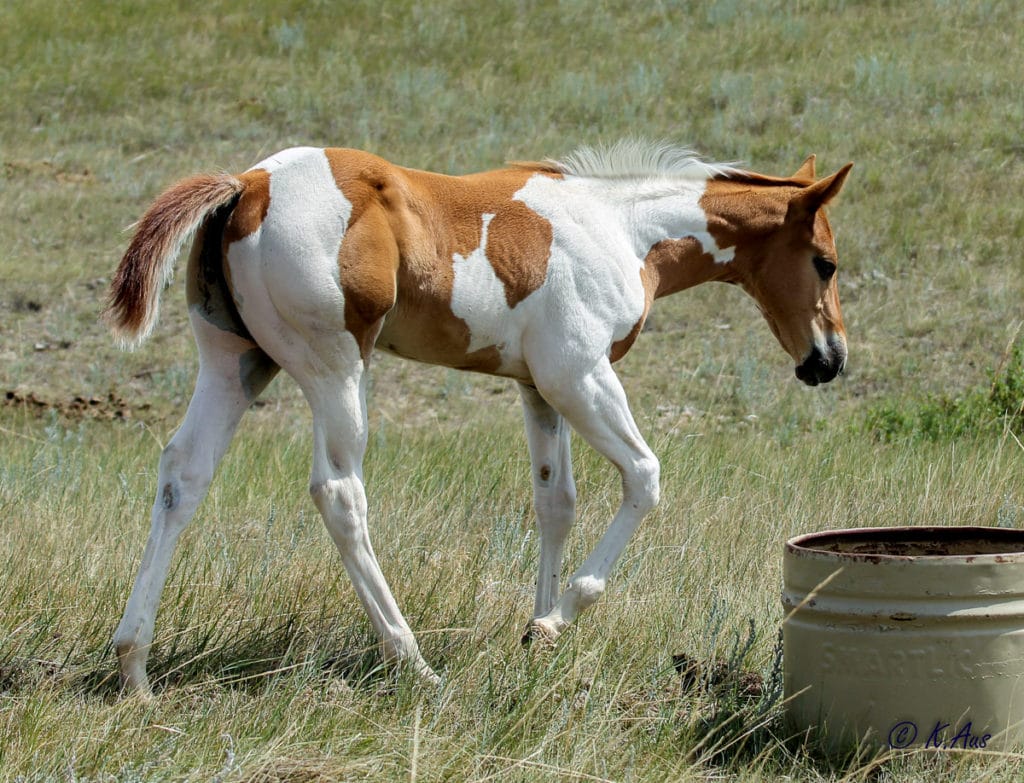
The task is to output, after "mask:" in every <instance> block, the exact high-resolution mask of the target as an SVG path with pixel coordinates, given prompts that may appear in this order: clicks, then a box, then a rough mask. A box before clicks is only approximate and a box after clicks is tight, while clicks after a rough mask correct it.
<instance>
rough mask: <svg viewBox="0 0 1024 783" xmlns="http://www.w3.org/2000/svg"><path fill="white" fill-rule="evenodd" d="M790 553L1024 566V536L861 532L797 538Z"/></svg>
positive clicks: (991, 530) (1010, 532)
mask: <svg viewBox="0 0 1024 783" xmlns="http://www.w3.org/2000/svg"><path fill="white" fill-rule="evenodd" d="M786 551H787V552H788V553H791V554H793V555H797V556H808V555H810V556H825V557H829V558H835V559H837V560H849V561H854V562H856V561H862V562H880V561H895V560H914V559H918V558H921V559H925V560H929V561H931V560H942V559H949V558H952V559H955V560H958V561H960V562H972V561H974V560H982V561H988V562H996V563H1003V562H1024V530H1018V529H1016V528H1002V527H981V526H977V527H975V526H960V527H942V526H934V527H933V526H920V525H912V526H905V527H858V528H847V529H841V530H823V531H820V532H817V533H806V534H804V535H799V536H794V537H793V538H791V539H789V541H787V542H786Z"/></svg>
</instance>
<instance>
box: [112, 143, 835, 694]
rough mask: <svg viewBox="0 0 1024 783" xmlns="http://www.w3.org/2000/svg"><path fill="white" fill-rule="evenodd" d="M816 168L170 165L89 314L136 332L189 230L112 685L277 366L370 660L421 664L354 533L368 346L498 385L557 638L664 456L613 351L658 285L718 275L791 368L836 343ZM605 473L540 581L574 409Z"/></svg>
mask: <svg viewBox="0 0 1024 783" xmlns="http://www.w3.org/2000/svg"><path fill="white" fill-rule="evenodd" d="M849 170H850V166H849V165H847V166H844V167H843V168H842V169H840V170H839V171H838V172H837V173H835V174H833V175H832V176H830V177H826V178H824V179H820V180H819V179H816V177H815V173H814V158H813V156H812V157H811V158H809V159H808V160H807V161H806V162H805V163H804V164H803V165H802V166H801V167H800V169H799V170H798V171H797V172H796V173H795V174H794V175H793V176H792V177H788V178H774V177H768V176H764V175H761V174H754V173H751V172H746V171H740V170H736V169H733V168H730V167H726V166H720V165H710V164H705V163H702V162H700V161H699V160H697V159H696V158H694V157H692V156H691V155H689V154H688V153H686V152H685V151H682V150H678V149H675V148H671V147H648V146H644V145H640V144H632V143H625V144H619V145H616V146H614V147H612V148H609V149H606V150H603V151H595V150H592V149H588V148H584V149H582V150H579V151H577V152H576V153H574V154H572V155H570V156H569V157H568V158H566V159H565V160H563V161H560V162H553V161H548V162H544V163H536V164H534V163H528V164H515V165H512V166H511V167H509V168H505V169H501V170H497V171H490V172H485V173H480V174H471V175H468V176H461V177H451V176H444V175H440V174H433V173H428V172H424V171H416V170H412V169H407V168H402V167H399V166H396V165H393V164H391V163H388V162H387V161H384V160H382V159H381V158H379V157H376V156H374V155H371V154H368V153H366V152H359V151H355V150H347V149H314V148H299V149H289V150H285V151H283V152H280V153H278V154H276V155H273V156H271V157H269V158H267V159H266V160H265V161H263V162H262V163H259V164H258V165H257V166H255V167H254V168H252V169H250V170H248V171H246V172H245V173H243V174H238V175H234V176H233V175H228V174H219V175H206V176H196V177H192V178H190V179H185V180H183V181H181V182H179V183H178V184H176V185H174V186H173V187H171V188H170V189H169V190H167V191H166V192H164V193H163V194H162V195H160V196H159V197H158V198H157V200H156V201H155V203H154V204H153V205H152V206H151V207H150V209H149V210H148V211H147V212H146V214H145V215H144V216H143V217H142V219H141V221H140V222H139V224H138V227H137V230H136V232H135V235H134V237H133V238H132V241H131V244H130V245H129V247H128V250H127V251H126V252H125V255H124V257H123V259H122V260H121V263H120V266H119V267H118V269H117V272H116V274H115V276H114V279H113V282H112V284H111V291H110V300H109V306H108V308H107V311H106V318H107V320H108V321H109V323H110V324H111V326H112V328H113V330H114V332H115V334H116V335H117V337H118V338H119V339H120V340H121V342H122V343H123V344H125V345H127V346H134V345H137V344H138V343H140V342H141V341H142V340H143V339H145V338H146V336H147V335H148V334H149V333H150V331H151V330H152V329H153V325H154V323H155V322H156V318H157V306H158V300H159V296H160V291H161V288H162V287H163V285H164V284H165V282H166V281H167V280H168V278H169V277H170V274H171V272H172V268H173V264H174V262H175V259H176V256H177V254H178V251H179V249H180V248H181V246H182V245H183V243H184V242H185V241H186V240H187V239H188V238H189V237H190V236H192V235H193V234H195V240H194V242H193V245H192V252H191V255H190V257H189V261H188V271H187V273H186V286H187V299H188V307H189V318H190V320H191V324H192V330H193V332H194V333H195V339H196V344H197V346H198V350H199V375H198V378H197V380H196V388H195V392H194V394H193V396H192V400H191V402H190V403H189V406H188V411H187V413H186V414H185V420H184V422H183V423H182V425H181V428H180V429H179V430H178V431H177V433H176V434H175V435H174V437H173V438H172V439H171V441H170V443H169V444H168V445H167V447H166V448H165V449H164V451H163V454H162V456H161V458H160V468H159V481H158V486H157V491H156V501H155V503H154V505H153V512H152V527H151V530H150V534H149V540H148V541H147V543H146V548H145V551H144V553H143V556H142V563H141V565H140V567H139V572H138V575H137V577H136V580H135V584H134V587H133V588H132V592H131V596H130V598H129V599H128V605H127V607H126V608H125V612H124V616H123V617H122V619H121V623H120V625H119V626H118V628H117V631H116V633H115V636H114V644H115V647H116V650H117V655H118V659H119V662H120V668H121V675H122V678H123V681H124V684H125V685H126V687H128V688H130V689H133V690H136V691H140V692H143V693H148V691H149V681H148V678H147V675H146V658H147V656H148V653H149V648H150V646H151V644H152V641H153V627H154V621H155V615H156V610H157V606H158V604H159V600H160V594H161V591H162V590H163V586H164V582H165V580H166V577H167V573H168V568H169V565H170V561H171V556H172V554H173V551H174V548H175V545H176V543H177V540H178V537H179V536H180V534H181V532H182V530H183V529H184V528H185V526H186V525H187V524H188V522H189V520H190V519H191V518H192V516H193V514H194V512H195V510H196V507H197V506H198V505H199V503H200V501H201V500H202V498H203V497H204V495H205V494H206V490H207V487H208V486H209V484H210V481H211V479H212V478H213V474H214V470H215V468H216V466H217V464H218V462H219V461H220V459H221V457H222V455H223V454H224V452H225V450H226V449H227V447H228V443H229V442H230V440H231V437H232V435H233V433H234V431H235V428H236V426H237V424H238V422H239V420H240V419H241V417H242V414H243V413H244V412H245V410H246V408H247V407H248V406H249V404H250V403H251V402H252V401H253V400H254V399H256V397H258V396H259V394H260V392H261V391H263V389H264V388H265V387H266V385H267V384H268V383H269V382H270V380H271V378H273V377H274V375H275V374H276V373H277V371H278V369H280V368H284V370H285V371H286V372H287V373H288V374H289V375H291V376H292V377H293V378H294V379H295V380H296V381H297V382H298V384H299V386H300V387H301V389H302V392H303V394H304V395H305V397H306V400H307V401H308V402H309V406H310V408H311V409H312V414H313V468H312V477H311V479H310V485H309V487H310V494H311V495H312V498H313V501H314V503H315V504H316V506H317V508H318V509H319V510H320V513H321V514H322V515H323V519H324V522H325V523H326V525H327V529H328V530H329V531H330V534H331V536H332V538H333V539H334V542H335V544H337V547H338V550H339V552H340V553H341V558H342V560H343V562H344V565H345V568H346V570H347V571H348V574H349V576H350V577H351V579H352V583H353V586H354V587H355V590H356V593H357V594H358V596H359V599H360V601H361V602H362V604H363V606H364V607H365V609H366V612H367V613H368V615H369V618H370V622H371V623H372V624H373V627H374V630H375V631H376V632H377V634H378V635H379V637H380V639H381V641H382V643H383V650H384V655H385V658H386V659H387V660H388V661H391V662H394V663H401V664H403V665H406V666H408V667H410V668H411V669H413V670H414V671H415V672H417V673H419V674H420V675H421V676H423V677H424V678H426V679H436V675H435V674H434V672H433V671H432V670H431V669H430V667H429V666H428V665H427V663H426V661H424V660H423V657H422V656H421V655H420V652H419V648H418V646H417V644H416V640H415V638H414V636H413V633H412V631H411V630H410V628H409V625H408V624H407V623H406V621H405V618H403V617H402V614H401V612H400V611H399V609H398V605H397V603H396V602H395V599H394V597H393V596H392V594H391V590H390V589H389V587H388V585H387V583H386V582H385V580H384V577H383V575H382V574H381V571H380V567H379V565H378V563H377V559H376V557H375V555H374V552H373V548H372V546H371V545H370V538H369V535H368V532H367V522H366V509H367V504H366V495H365V492H364V488H363V474H362V460H363V453H364V451H365V448H366V440H367V424H366V400H365V393H366V379H367V370H368V368H369V365H370V361H371V355H372V352H373V349H374V348H375V347H376V348H379V349H381V350H385V351H389V352H391V353H394V354H397V355H399V356H404V357H407V358H410V359H416V360H418V361H421V362H428V363H430V364H439V365H444V366H447V367H455V368H459V369H465V370H474V371H477V372H483V373H489V374H492V375H500V376H504V377H507V378H511V379H513V380H515V381H516V382H517V383H518V386H519V392H520V395H521V398H522V408H523V413H524V416H525V419H526V435H527V441H528V444H529V450H530V460H531V466H532V476H533V489H534V493H535V509H536V515H537V527H538V530H539V535H540V563H539V570H538V576H537V592H536V600H535V602H534V608H533V620H532V621H531V623H530V626H529V628H528V629H527V633H528V636H534V637H535V636H542V637H545V638H547V639H554V638H556V637H557V636H558V635H559V634H560V633H561V632H562V631H563V629H564V628H565V627H566V626H567V625H568V624H569V623H571V622H572V621H573V620H574V619H575V618H576V616H577V615H578V614H579V613H580V612H581V611H582V610H583V609H586V608H587V607H588V606H590V605H591V604H593V603H594V602H595V601H596V600H597V599H598V598H599V597H600V595H601V594H602V592H603V591H604V589H605V584H606V580H607V579H608V575H609V572H610V571H611V569H612V566H613V565H614V564H615V562H616V560H618V558H619V556H620V555H621V553H622V551H623V549H624V548H625V546H626V544H627V542H628V541H629V539H630V537H631V536H632V535H633V532H634V531H635V530H636V528H637V525H638V524H639V523H640V520H641V519H643V517H644V515H645V514H647V512H649V511H650V510H651V509H652V508H653V507H654V506H655V504H656V503H657V502H658V471H659V465H658V460H657V458H656V457H655V456H654V454H653V453H652V452H651V450H650V449H649V448H648V446H647V444H646V443H645V442H644V439H643V436H642V435H641V434H640V431H639V430H638V429H637V426H636V424H635V423H634V421H633V416H632V414H631V413H630V410H629V406H628V404H627V401H626V396H625V394H624V393H623V389H622V386H621V384H620V383H619V380H618V378H617V376H616V374H615V371H614V370H613V369H612V364H613V363H614V362H615V361H617V360H618V359H620V358H622V356H624V355H625V354H626V352H627V351H628V350H629V348H630V346H631V345H632V344H633V341H634V340H635V339H636V338H637V335H639V333H640V331H641V328H642V327H643V324H644V320H645V319H646V317H647V313H648V311H649V310H650V307H651V304H652V302H653V301H654V300H655V299H657V298H659V297H661V296H665V295H667V294H671V293H674V292H676V291H680V290H682V289H684V288H689V287H691V286H694V285H697V284H699V283H703V282H705V281H708V280H718V281H721V282H726V283H735V284H737V285H739V286H741V287H742V288H743V289H744V290H745V291H746V292H747V293H749V294H750V295H751V296H752V297H753V298H754V299H755V301H756V302H757V305H758V307H759V308H760V309H761V312H762V313H764V316H765V318H766V319H767V321H768V324H769V326H770V328H771V331H772V332H773V333H774V334H775V336H776V338H777V339H778V341H779V343H780V344H781V345H782V347H783V348H784V349H785V351H786V352H787V353H788V354H789V355H790V356H791V357H792V358H793V360H794V361H795V362H796V375H797V377H798V378H799V379H800V380H801V381H803V382H804V383H806V384H809V385H812V386H813V385H816V384H818V383H825V382H828V381H830V380H832V379H833V378H834V377H835V376H836V375H837V374H838V373H840V372H841V371H842V369H843V367H844V365H845V362H846V340H845V333H844V330H843V323H842V316H841V314H840V309H839V297H838V294H837V290H836V283H835V271H836V249H835V244H834V242H833V238H832V232H831V230H830V228H829V224H828V221H827V219H826V217H825V214H824V211H823V210H822V206H823V205H824V204H826V203H827V202H828V201H830V200H831V199H832V198H833V197H834V196H835V195H836V194H837V193H838V192H839V190H840V189H841V188H842V186H843V182H844V181H845V179H846V176H847V174H848V173H849ZM570 426H571V427H572V429H574V430H576V432H578V433H579V434H580V435H581V436H582V437H583V438H584V439H585V440H586V441H587V442H588V443H589V444H590V445H591V446H593V447H594V448H595V449H596V450H597V451H598V452H600V453H601V454H603V455H604V456H605V457H606V458H608V459H609V460H610V461H611V462H612V464H614V465H615V467H616V468H618V470H619V472H620V473H621V474H622V491H623V500H622V505H621V506H620V508H619V510H618V512H617V513H616V515H615V517H614V519H613V520H612V522H611V524H610V526H609V527H608V529H607V532H606V533H605V534H604V536H603V537H602V538H601V540H600V541H599V543H598V544H597V546H596V547H595V548H594V551H593V553H592V554H591V555H590V556H589V557H588V558H587V559H586V561H585V562H584V563H583V564H582V565H581V566H580V567H579V568H578V569H577V570H576V571H575V572H574V573H573V574H572V576H571V577H570V578H569V580H568V584H567V586H566V588H565V590H564V591H561V592H560V588H561V586H562V581H561V575H560V574H561V563H562V552H563V545H564V542H565V538H566V535H567V534H568V532H569V528H570V526H571V525H572V522H573V519H574V515H575V508H574V507H575V496H576V490H575V486H574V483H573V477H572V462H571V459H570V452H569V427H570Z"/></svg>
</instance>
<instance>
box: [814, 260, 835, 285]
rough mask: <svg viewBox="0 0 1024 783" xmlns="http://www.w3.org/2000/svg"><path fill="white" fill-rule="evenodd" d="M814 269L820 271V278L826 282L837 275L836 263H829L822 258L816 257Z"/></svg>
mask: <svg viewBox="0 0 1024 783" xmlns="http://www.w3.org/2000/svg"><path fill="white" fill-rule="evenodd" d="M814 268H815V269H816V270H817V271H818V277H820V278H821V279H822V280H825V281H826V282H827V281H829V280H831V279H832V275H834V274H835V273H836V264H835V261H829V260H828V259H827V258H824V257H822V256H815V257H814Z"/></svg>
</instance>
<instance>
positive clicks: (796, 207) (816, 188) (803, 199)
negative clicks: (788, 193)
mask: <svg viewBox="0 0 1024 783" xmlns="http://www.w3.org/2000/svg"><path fill="white" fill-rule="evenodd" d="M804 165H807V164H804ZM852 168H853V164H852V163H847V164H846V165H845V166H843V167H842V168H841V169H839V171H837V172H836V173H835V174H833V175H832V176H831V177H825V179H819V180H818V181H817V182H815V183H814V184H813V185H808V186H807V187H806V188H803V189H802V190H801V191H800V192H799V193H797V194H796V196H794V197H793V200H792V201H790V202H789V210H788V211H787V213H786V219H787V220H799V219H806V218H813V217H814V215H815V214H816V213H817V211H818V210H819V209H821V208H822V207H823V206H825V205H826V204H827V203H828V202H830V201H831V200H832V199H834V198H835V197H836V196H837V195H839V191H840V190H842V189H843V183H845V182H846V176H847V175H848V174H849V173H850V169H852Z"/></svg>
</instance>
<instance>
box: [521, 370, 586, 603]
mask: <svg viewBox="0 0 1024 783" xmlns="http://www.w3.org/2000/svg"><path fill="white" fill-rule="evenodd" d="M519 395H520V397H521V399H522V405H523V418H524V420H525V423H526V440H527V443H528V444H529V448H530V468H531V474H532V478H533V505H534V511H535V513H536V515H537V533H538V535H539V537H540V557H539V562H538V565H537V594H536V598H535V600H534V604H533V616H534V617H541V616H543V615H545V614H547V613H548V612H550V611H551V608H552V607H553V606H554V605H555V601H557V600H558V596H559V591H560V590H561V580H562V576H561V572H562V555H563V552H564V549H565V539H566V536H568V534H569V529H570V528H571V527H572V524H573V522H574V521H575V519H576V484H575V482H574V481H573V476H572V454H571V450H570V432H569V426H568V425H567V424H566V422H565V419H563V418H562V416H561V415H560V414H559V413H558V412H557V411H556V410H555V409H554V408H552V407H551V406H550V405H549V404H548V402H547V400H545V399H544V398H543V397H542V396H541V395H540V393H539V392H538V391H537V390H536V389H535V388H534V387H533V386H528V385H526V384H522V383H520V384H519Z"/></svg>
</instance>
